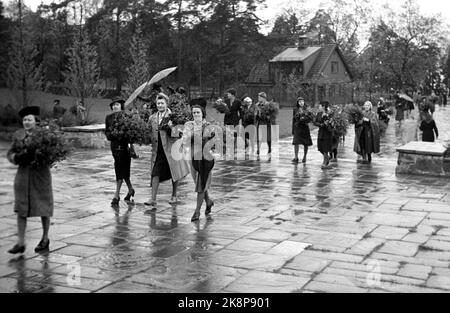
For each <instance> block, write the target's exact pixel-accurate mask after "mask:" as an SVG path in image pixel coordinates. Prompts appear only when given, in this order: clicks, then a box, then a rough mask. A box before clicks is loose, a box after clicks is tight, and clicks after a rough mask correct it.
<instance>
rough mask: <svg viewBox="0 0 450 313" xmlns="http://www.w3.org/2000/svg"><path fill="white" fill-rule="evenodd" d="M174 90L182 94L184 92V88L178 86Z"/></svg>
mask: <svg viewBox="0 0 450 313" xmlns="http://www.w3.org/2000/svg"><path fill="white" fill-rule="evenodd" d="M176 92H178V93H180V94H182V95H184V94H186V89H184V88H183V87H178V88H177V89H176Z"/></svg>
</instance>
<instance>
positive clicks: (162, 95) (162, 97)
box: [156, 92, 169, 104]
mask: <svg viewBox="0 0 450 313" xmlns="http://www.w3.org/2000/svg"><path fill="white" fill-rule="evenodd" d="M158 99H164V100H165V101H166V103H167V104H169V97H168V96H167V95H166V94H165V93H163V92H160V93H158V95H157V96H156V100H158Z"/></svg>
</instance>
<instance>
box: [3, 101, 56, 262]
mask: <svg viewBox="0 0 450 313" xmlns="http://www.w3.org/2000/svg"><path fill="white" fill-rule="evenodd" d="M19 115H20V117H21V118H22V121H23V127H24V129H20V130H18V131H16V132H15V133H14V136H13V143H12V146H11V149H9V151H8V153H7V158H8V160H9V161H10V162H11V163H13V164H16V165H19V168H18V169H17V174H16V178H15V179H14V199H15V200H14V211H15V212H16V213H17V226H18V236H19V238H18V242H17V244H16V245H15V246H14V247H13V248H12V249H10V250H8V252H9V253H12V254H16V253H23V252H24V251H25V229H26V225H27V218H28V217H35V216H40V217H41V222H42V229H43V234H42V239H41V241H40V242H39V244H38V245H37V247H36V248H35V249H34V251H35V252H41V251H48V250H49V245H50V240H49V239H48V231H49V228H50V217H52V216H53V189H52V176H51V173H50V167H48V166H41V167H35V166H31V165H30V163H31V161H32V160H33V159H34V155H32V154H30V153H29V152H28V153H27V152H23V149H20V148H19V147H21V146H23V144H24V143H25V142H26V141H27V139H28V138H29V137H30V136H31V135H32V133H33V131H34V130H35V129H36V124H37V122H38V116H39V107H35V106H34V107H25V108H23V109H22V110H20V111H19Z"/></svg>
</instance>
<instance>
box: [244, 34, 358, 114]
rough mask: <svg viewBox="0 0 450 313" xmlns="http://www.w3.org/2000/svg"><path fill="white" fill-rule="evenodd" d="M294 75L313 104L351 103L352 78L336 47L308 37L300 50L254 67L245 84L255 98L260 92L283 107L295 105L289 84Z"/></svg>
mask: <svg viewBox="0 0 450 313" xmlns="http://www.w3.org/2000/svg"><path fill="white" fill-rule="evenodd" d="M291 74H293V75H294V76H295V78H296V82H300V83H301V84H304V85H307V86H309V87H310V90H312V93H313V95H312V99H313V102H314V103H318V102H320V101H322V100H327V101H330V103H333V104H345V103H349V102H351V100H352V90H353V88H352V81H353V75H352V73H351V71H350V68H349V66H348V64H347V63H346V61H345V59H344V56H343V55H342V52H341V51H340V49H339V47H338V45H337V44H326V45H317V44H313V43H312V41H311V39H310V38H309V37H306V36H303V37H301V38H300V41H299V44H298V46H297V47H288V48H286V49H284V50H283V51H282V52H281V53H279V54H277V55H276V56H274V57H273V58H272V59H270V60H269V61H268V62H267V61H266V62H261V63H259V64H257V65H255V66H254V67H253V69H252V70H251V72H250V74H249V76H248V77H247V79H246V81H245V87H246V92H247V94H248V95H249V96H251V97H252V98H256V95H257V94H258V92H260V91H264V92H266V93H268V94H270V95H271V96H272V97H273V98H274V100H275V101H277V102H279V103H281V104H291V105H292V104H293V103H289V102H293V99H295V95H289V91H288V86H287V85H288V84H287V82H286V80H287V78H288V77H289V75H291Z"/></svg>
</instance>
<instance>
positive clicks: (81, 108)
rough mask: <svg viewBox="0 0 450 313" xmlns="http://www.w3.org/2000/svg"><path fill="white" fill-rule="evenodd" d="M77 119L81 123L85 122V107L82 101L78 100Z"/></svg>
mask: <svg viewBox="0 0 450 313" xmlns="http://www.w3.org/2000/svg"><path fill="white" fill-rule="evenodd" d="M77 117H78V118H79V119H80V121H81V122H84V121H85V120H86V107H85V106H84V105H83V100H80V101H79V102H78V104H77Z"/></svg>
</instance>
